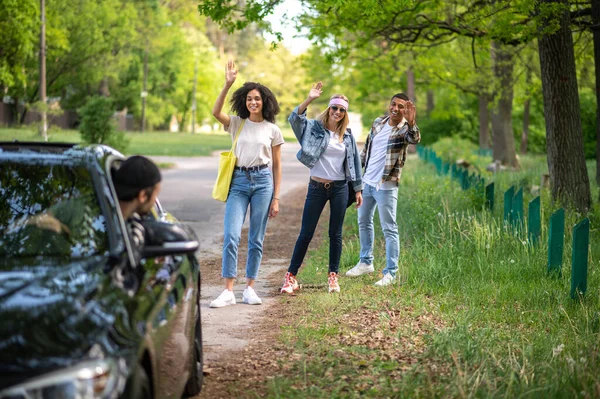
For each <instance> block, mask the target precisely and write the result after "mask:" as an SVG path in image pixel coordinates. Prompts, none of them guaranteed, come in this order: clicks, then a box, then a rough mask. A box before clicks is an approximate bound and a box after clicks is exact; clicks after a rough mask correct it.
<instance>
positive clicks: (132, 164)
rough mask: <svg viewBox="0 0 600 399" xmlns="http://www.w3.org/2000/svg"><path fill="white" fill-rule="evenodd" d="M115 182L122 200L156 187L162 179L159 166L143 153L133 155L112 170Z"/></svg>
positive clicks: (132, 197) (118, 195)
mask: <svg viewBox="0 0 600 399" xmlns="http://www.w3.org/2000/svg"><path fill="white" fill-rule="evenodd" d="M112 179H113V184H114V186H115V190H116V191H117V197H118V198H119V200H121V201H130V200H132V199H134V198H135V197H137V195H138V194H139V192H140V191H142V190H144V189H147V188H151V187H154V186H155V185H156V184H157V183H159V182H160V181H161V180H162V177H161V175H160V170H159V169H158V166H156V164H155V163H154V162H152V161H151V160H150V159H148V158H146V157H143V156H141V155H133V156H131V157H129V158H127V159H126V160H125V161H123V162H122V163H121V166H120V167H119V168H118V169H116V170H113V171H112Z"/></svg>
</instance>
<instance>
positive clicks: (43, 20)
mask: <svg viewBox="0 0 600 399" xmlns="http://www.w3.org/2000/svg"><path fill="white" fill-rule="evenodd" d="M40 22H41V24H40V25H41V26H40V104H41V107H42V109H41V112H40V115H41V117H42V121H41V123H40V135H41V136H42V137H43V138H44V141H48V124H47V122H48V121H47V118H46V116H47V115H46V0H40Z"/></svg>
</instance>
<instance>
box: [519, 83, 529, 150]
mask: <svg viewBox="0 0 600 399" xmlns="http://www.w3.org/2000/svg"><path fill="white" fill-rule="evenodd" d="M527 91H529V90H527ZM530 108H531V98H529V97H527V99H526V100H525V104H523V132H522V133H521V149H520V153H521V155H525V154H527V141H528V140H529V113H530Z"/></svg>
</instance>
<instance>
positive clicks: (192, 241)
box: [142, 220, 200, 258]
mask: <svg viewBox="0 0 600 399" xmlns="http://www.w3.org/2000/svg"><path fill="white" fill-rule="evenodd" d="M142 225H143V226H144V229H145V230H146V234H145V242H144V248H143V249H142V258H152V257H157V256H168V255H182V254H188V253H194V252H196V251H197V250H198V248H199V247H200V243H199V242H198V238H197V237H196V234H195V233H194V231H193V230H192V229H190V228H189V227H187V226H186V225H183V224H179V223H169V222H161V221H158V220H143V221H142Z"/></svg>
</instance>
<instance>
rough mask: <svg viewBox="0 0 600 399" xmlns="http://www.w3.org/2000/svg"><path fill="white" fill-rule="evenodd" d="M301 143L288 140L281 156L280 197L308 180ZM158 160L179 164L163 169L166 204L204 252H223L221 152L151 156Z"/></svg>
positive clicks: (163, 195) (163, 194)
mask: <svg viewBox="0 0 600 399" xmlns="http://www.w3.org/2000/svg"><path fill="white" fill-rule="evenodd" d="M299 149H300V146H299V145H298V143H287V142H286V143H285V144H284V145H283V146H282V150H281V158H282V167H283V179H282V183H281V193H280V196H283V195H285V193H287V192H288V191H290V190H292V189H293V188H295V187H297V186H298V185H299V184H304V183H306V182H307V181H308V169H307V168H306V167H305V166H303V165H302V164H301V163H300V162H298V160H297V159H296V152H298V150H299ZM152 159H153V160H155V161H156V162H169V163H174V164H176V165H177V167H176V168H174V169H168V170H164V171H163V184H162V191H161V194H160V196H159V199H160V201H161V203H162V204H163V205H164V207H165V208H166V209H167V210H168V211H169V212H171V213H172V214H173V215H174V216H175V217H176V218H178V219H179V220H181V221H185V222H187V223H188V224H189V225H190V226H191V227H192V228H193V229H194V230H195V232H196V234H197V235H198V238H199V239H200V243H201V254H202V253H207V252H209V253H213V254H220V252H221V245H222V242H221V240H222V236H223V216H224V212H225V203H224V202H219V201H216V200H214V199H213V198H212V196H211V193H212V187H213V184H214V182H215V179H216V178H217V166H218V163H219V158H218V154H213V156H210V157H194V158H185V157H152Z"/></svg>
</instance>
